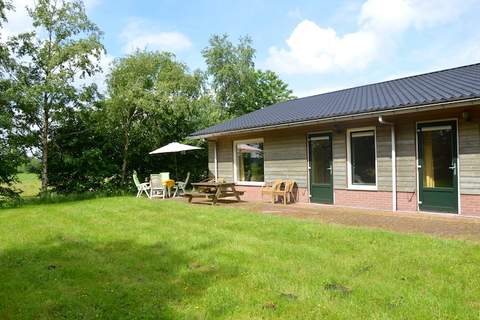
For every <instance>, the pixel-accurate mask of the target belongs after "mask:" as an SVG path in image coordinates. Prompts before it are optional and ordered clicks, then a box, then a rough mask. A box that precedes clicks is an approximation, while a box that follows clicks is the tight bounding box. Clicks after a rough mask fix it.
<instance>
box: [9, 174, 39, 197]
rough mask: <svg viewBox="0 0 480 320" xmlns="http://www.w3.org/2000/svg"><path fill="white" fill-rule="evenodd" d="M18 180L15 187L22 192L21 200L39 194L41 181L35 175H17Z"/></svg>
mask: <svg viewBox="0 0 480 320" xmlns="http://www.w3.org/2000/svg"><path fill="white" fill-rule="evenodd" d="M18 180H19V182H18V183H17V184H16V185H15V187H16V188H17V189H20V190H22V191H23V192H22V193H21V194H20V195H21V196H22V198H30V197H34V196H36V195H38V193H39V192H40V187H41V181H40V179H39V178H38V175H36V174H35V173H19V174H18Z"/></svg>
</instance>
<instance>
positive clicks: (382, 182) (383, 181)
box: [376, 126, 392, 191]
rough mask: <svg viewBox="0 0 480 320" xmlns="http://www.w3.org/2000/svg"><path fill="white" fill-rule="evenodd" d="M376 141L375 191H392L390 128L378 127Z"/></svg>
mask: <svg viewBox="0 0 480 320" xmlns="http://www.w3.org/2000/svg"><path fill="white" fill-rule="evenodd" d="M376 135H377V136H376V140H377V166H378V167H377V175H378V176H377V189H378V190H379V191H392V134H391V128H390V126H378V127H377V130H376Z"/></svg>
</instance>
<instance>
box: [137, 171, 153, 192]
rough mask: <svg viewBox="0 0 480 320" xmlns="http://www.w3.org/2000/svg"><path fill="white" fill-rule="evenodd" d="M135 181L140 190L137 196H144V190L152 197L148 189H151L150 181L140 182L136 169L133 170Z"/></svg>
mask: <svg viewBox="0 0 480 320" xmlns="http://www.w3.org/2000/svg"><path fill="white" fill-rule="evenodd" d="M133 182H135V186H136V187H137V190H138V192H137V198H140V197H141V196H142V193H144V192H145V194H146V195H147V197H149V198H150V195H149V193H148V191H149V190H150V183H148V182H144V183H140V181H139V180H138V176H137V172H136V171H133Z"/></svg>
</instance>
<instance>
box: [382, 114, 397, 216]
mask: <svg viewBox="0 0 480 320" xmlns="http://www.w3.org/2000/svg"><path fill="white" fill-rule="evenodd" d="M378 122H379V123H380V124H383V125H388V126H390V132H391V139H392V141H391V144H392V210H393V211H397V155H396V146H395V124H394V123H393V122H388V121H385V120H383V117H382V116H379V117H378Z"/></svg>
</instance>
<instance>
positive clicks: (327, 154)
mask: <svg viewBox="0 0 480 320" xmlns="http://www.w3.org/2000/svg"><path fill="white" fill-rule="evenodd" d="M308 145H309V148H308V150H309V171H310V201H311V202H315V203H329V204H333V178H332V135H331V134H330V133H324V134H316V135H310V136H309V137H308Z"/></svg>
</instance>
